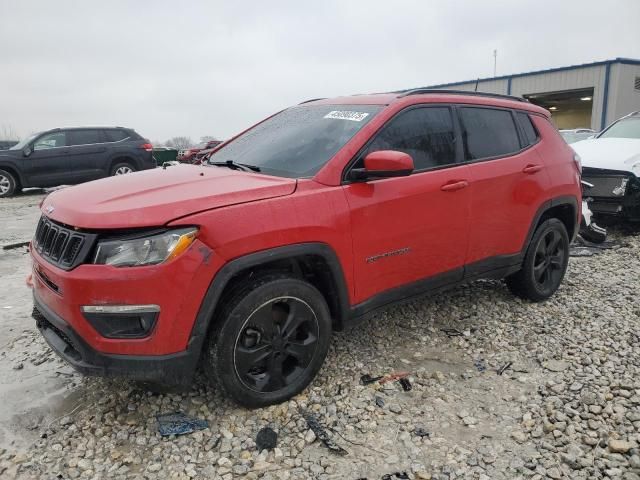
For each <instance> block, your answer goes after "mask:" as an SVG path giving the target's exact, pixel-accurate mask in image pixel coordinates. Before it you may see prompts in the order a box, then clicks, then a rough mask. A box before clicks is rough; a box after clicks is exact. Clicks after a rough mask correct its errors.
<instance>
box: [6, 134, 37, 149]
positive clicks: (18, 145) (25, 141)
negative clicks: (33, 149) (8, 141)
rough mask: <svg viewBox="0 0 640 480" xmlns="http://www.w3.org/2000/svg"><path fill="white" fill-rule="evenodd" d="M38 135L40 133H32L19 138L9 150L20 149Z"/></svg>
mask: <svg viewBox="0 0 640 480" xmlns="http://www.w3.org/2000/svg"><path fill="white" fill-rule="evenodd" d="M38 135H40V133H34V134H33V135H30V136H28V137H27V138H25V139H24V140H20V141H19V142H18V143H16V144H15V145H14V146H13V147H11V148H10V149H9V150H22V149H23V148H24V147H26V146H27V145H29V144H30V143H31V142H33V141H34V140H35V139H36V137H37V136H38Z"/></svg>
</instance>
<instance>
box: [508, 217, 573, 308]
mask: <svg viewBox="0 0 640 480" xmlns="http://www.w3.org/2000/svg"><path fill="white" fill-rule="evenodd" d="M568 263H569V235H568V233H567V228H566V227H565V225H564V223H562V221H561V220H559V219H557V218H550V219H548V220H545V221H544V222H542V224H540V225H539V226H538V228H537V229H536V231H535V233H534V234H533V238H532V239H531V241H530V242H529V246H528V248H527V251H526V254H525V256H524V260H523V261H522V268H521V269H520V270H519V271H517V272H516V273H514V274H512V275H510V276H509V277H507V278H506V281H507V286H508V287H509V290H511V292H512V293H514V294H515V295H517V296H519V297H521V298H524V299H527V300H532V301H534V302H540V301H542V300H546V299H547V298H549V297H550V296H551V295H553V294H554V293H555V291H556V290H557V289H558V287H560V284H561V283H562V279H563V278H564V274H565V272H566V271H567V264H568Z"/></svg>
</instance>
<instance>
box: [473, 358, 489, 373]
mask: <svg viewBox="0 0 640 480" xmlns="http://www.w3.org/2000/svg"><path fill="white" fill-rule="evenodd" d="M473 366H474V367H476V369H477V370H478V371H479V372H484V371H485V370H486V369H487V365H486V364H485V363H484V358H477V359H475V360H474V361H473Z"/></svg>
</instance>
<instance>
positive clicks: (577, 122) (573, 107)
mask: <svg viewBox="0 0 640 480" xmlns="http://www.w3.org/2000/svg"><path fill="white" fill-rule="evenodd" d="M523 96H524V98H526V99H528V100H529V101H530V102H531V103H534V104H536V105H539V106H541V107H542V108H546V109H547V110H549V111H550V112H551V119H552V120H553V123H554V124H555V126H556V127H557V128H558V129H561V130H564V129H573V128H591V112H592V111H593V88H583V89H580V90H567V91H564V92H550V93H532V94H529V95H523Z"/></svg>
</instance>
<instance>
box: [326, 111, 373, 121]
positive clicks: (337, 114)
mask: <svg viewBox="0 0 640 480" xmlns="http://www.w3.org/2000/svg"><path fill="white" fill-rule="evenodd" d="M368 116H369V114H368V113H364V112H350V111H347V110H333V111H332V112H329V113H327V114H326V115H325V116H324V118H336V119H338V120H351V121H352V122H361V121H362V120H364V119H365V118H367V117H368Z"/></svg>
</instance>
